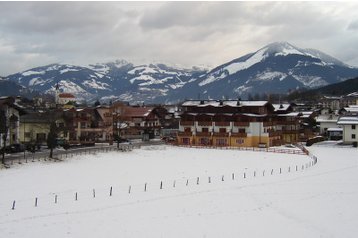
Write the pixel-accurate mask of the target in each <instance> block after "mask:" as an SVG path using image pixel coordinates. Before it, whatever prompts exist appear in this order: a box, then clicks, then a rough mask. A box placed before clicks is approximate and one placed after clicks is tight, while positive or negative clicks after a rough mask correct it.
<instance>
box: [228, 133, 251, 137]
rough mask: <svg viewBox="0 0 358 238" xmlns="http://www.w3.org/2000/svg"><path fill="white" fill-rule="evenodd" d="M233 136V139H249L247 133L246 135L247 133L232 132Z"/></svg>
mask: <svg viewBox="0 0 358 238" xmlns="http://www.w3.org/2000/svg"><path fill="white" fill-rule="evenodd" d="M231 136H232V137H247V133H245V132H232V133H231Z"/></svg>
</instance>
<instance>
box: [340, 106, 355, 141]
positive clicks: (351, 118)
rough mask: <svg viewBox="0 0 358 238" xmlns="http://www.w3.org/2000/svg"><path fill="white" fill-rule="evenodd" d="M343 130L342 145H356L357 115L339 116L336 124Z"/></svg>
mask: <svg viewBox="0 0 358 238" xmlns="http://www.w3.org/2000/svg"><path fill="white" fill-rule="evenodd" d="M337 124H338V125H340V126H341V127H342V128H343V143H344V144H352V143H358V114H356V113H352V114H347V115H344V116H341V117H340V118H339V119H338V122H337Z"/></svg>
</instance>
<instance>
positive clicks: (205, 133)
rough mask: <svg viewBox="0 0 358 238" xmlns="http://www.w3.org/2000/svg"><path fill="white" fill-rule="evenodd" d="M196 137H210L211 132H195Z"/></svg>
mask: <svg viewBox="0 0 358 238" xmlns="http://www.w3.org/2000/svg"><path fill="white" fill-rule="evenodd" d="M196 136H201V137H211V132H196Z"/></svg>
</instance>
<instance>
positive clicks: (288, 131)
mask: <svg viewBox="0 0 358 238" xmlns="http://www.w3.org/2000/svg"><path fill="white" fill-rule="evenodd" d="M282 133H283V134H298V133H299V131H298V130H282Z"/></svg>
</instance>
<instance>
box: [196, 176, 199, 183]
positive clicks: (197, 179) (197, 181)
mask: <svg viewBox="0 0 358 238" xmlns="http://www.w3.org/2000/svg"><path fill="white" fill-rule="evenodd" d="M196 184H197V185H199V177H197V178H196Z"/></svg>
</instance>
